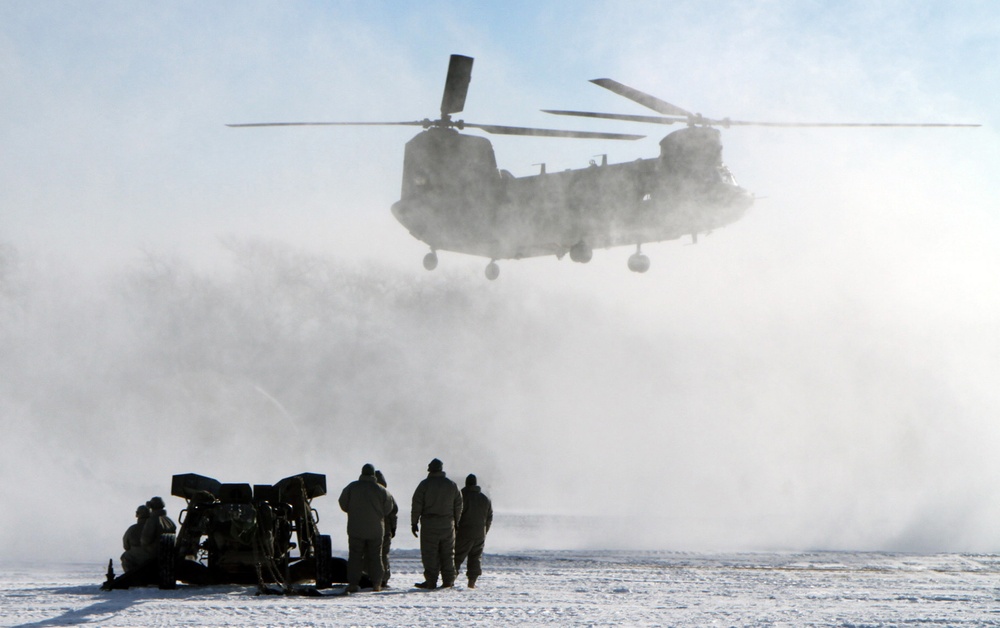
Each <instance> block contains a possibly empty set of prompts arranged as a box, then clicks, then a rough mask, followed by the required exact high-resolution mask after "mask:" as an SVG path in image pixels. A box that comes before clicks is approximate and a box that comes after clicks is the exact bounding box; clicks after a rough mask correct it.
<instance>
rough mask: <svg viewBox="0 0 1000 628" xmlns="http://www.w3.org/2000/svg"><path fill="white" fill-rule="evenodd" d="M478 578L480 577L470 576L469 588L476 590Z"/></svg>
mask: <svg viewBox="0 0 1000 628" xmlns="http://www.w3.org/2000/svg"><path fill="white" fill-rule="evenodd" d="M478 577H479V576H469V588H470V589H475V588H476V578H478Z"/></svg>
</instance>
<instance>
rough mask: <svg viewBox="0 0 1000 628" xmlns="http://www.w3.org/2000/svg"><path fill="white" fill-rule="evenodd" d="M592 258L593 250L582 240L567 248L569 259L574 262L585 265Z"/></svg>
mask: <svg viewBox="0 0 1000 628" xmlns="http://www.w3.org/2000/svg"><path fill="white" fill-rule="evenodd" d="M593 257H594V249H592V248H590V245H589V244H587V243H586V242H584V241H583V240H580V241H579V242H577V243H576V244H574V245H573V246H571V247H569V258H570V259H571V260H573V261H574V262H579V263H581V264H586V263H587V262H589V261H590V260H591V259H592V258H593Z"/></svg>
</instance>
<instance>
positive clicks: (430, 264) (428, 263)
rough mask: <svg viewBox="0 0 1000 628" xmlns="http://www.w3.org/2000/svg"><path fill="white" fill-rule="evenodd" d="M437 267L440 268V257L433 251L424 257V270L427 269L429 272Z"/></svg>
mask: <svg viewBox="0 0 1000 628" xmlns="http://www.w3.org/2000/svg"><path fill="white" fill-rule="evenodd" d="M437 267H438V256H437V253H436V252H434V251H433V250H432V251H431V252H430V253H428V254H427V255H424V268H426V269H427V270H434V269H435V268H437Z"/></svg>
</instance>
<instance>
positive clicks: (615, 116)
mask: <svg viewBox="0 0 1000 628" xmlns="http://www.w3.org/2000/svg"><path fill="white" fill-rule="evenodd" d="M542 111H543V112H544V113H552V114H555V115H557V116H577V117H580V118H600V119H602V120H624V121H626V122H643V123H648V124H673V123H675V122H684V121H686V120H687V118H681V117H676V118H667V117H663V116H636V115H631V114H624V113H596V112H593V111H563V110H559V109H542Z"/></svg>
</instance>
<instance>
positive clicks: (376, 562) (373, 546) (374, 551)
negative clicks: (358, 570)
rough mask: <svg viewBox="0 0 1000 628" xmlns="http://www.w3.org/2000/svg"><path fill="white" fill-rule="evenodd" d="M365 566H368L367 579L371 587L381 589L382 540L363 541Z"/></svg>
mask: <svg viewBox="0 0 1000 628" xmlns="http://www.w3.org/2000/svg"><path fill="white" fill-rule="evenodd" d="M365 564H366V565H367V566H368V577H369V578H371V581H372V587H373V588H375V589H381V588H382V539H381V538H378V539H368V540H366V541H365Z"/></svg>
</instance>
